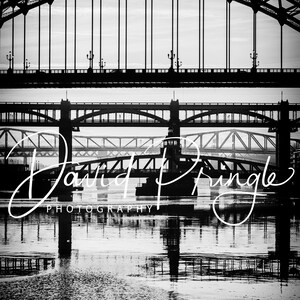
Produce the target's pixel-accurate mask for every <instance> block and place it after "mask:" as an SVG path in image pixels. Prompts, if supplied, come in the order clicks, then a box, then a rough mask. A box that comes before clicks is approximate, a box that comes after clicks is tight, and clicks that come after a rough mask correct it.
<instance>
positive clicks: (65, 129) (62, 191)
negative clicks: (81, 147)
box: [58, 100, 72, 201]
mask: <svg viewBox="0 0 300 300" xmlns="http://www.w3.org/2000/svg"><path fill="white" fill-rule="evenodd" d="M59 133H60V134H61V135H62V136H63V137H64V138H65V141H66V144H67V147H66V146H65V143H64V141H63V139H62V138H61V136H60V137H59V163H62V162H63V161H64V159H65V155H67V162H71V161H72V121H71V103H70V102H69V100H66V101H64V100H62V101H61V116H60V122H59ZM67 166H68V165H67ZM67 172H68V171H67V170H65V171H64V173H63V175H62V180H61V181H60V182H59V185H58V200H59V201H72V187H71V186H66V185H64V183H63V179H64V177H65V175H66V174H67Z"/></svg>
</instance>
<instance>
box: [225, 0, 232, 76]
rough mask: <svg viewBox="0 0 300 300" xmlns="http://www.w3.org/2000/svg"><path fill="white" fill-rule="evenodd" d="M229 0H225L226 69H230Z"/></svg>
mask: <svg viewBox="0 0 300 300" xmlns="http://www.w3.org/2000/svg"><path fill="white" fill-rule="evenodd" d="M230 4H231V2H230V0H227V1H226V70H230V47H231V45H230V30H231V28H230V27H231V25H230V19H231V16H230Z"/></svg>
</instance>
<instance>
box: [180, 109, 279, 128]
mask: <svg viewBox="0 0 300 300" xmlns="http://www.w3.org/2000/svg"><path fill="white" fill-rule="evenodd" d="M232 113H233V114H239V115H244V116H250V117H254V118H258V119H259V120H262V121H263V122H264V123H267V124H268V125H274V123H276V122H277V121H276V120H274V119H272V118H269V117H267V116H264V115H262V114H259V113H256V112H253V111H242V110H241V111H239V110H238V109H235V110H232V109H222V110H218V111H216V110H209V111H206V112H202V113H199V114H196V115H194V116H191V117H189V118H187V119H185V120H182V121H181V123H182V124H188V123H190V122H192V121H195V120H197V119H200V118H203V117H208V116H212V115H218V114H232Z"/></svg>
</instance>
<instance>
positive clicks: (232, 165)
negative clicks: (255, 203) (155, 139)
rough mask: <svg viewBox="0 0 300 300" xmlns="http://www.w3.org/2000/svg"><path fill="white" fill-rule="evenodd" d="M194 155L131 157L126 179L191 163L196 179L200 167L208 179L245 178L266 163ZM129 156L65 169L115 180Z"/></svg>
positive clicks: (186, 167) (81, 175) (125, 167)
mask: <svg viewBox="0 0 300 300" xmlns="http://www.w3.org/2000/svg"><path fill="white" fill-rule="evenodd" d="M196 158H197V157H196V156H195V155H184V154H182V155H180V156H179V157H176V161H175V162H174V161H173V159H174V157H168V156H166V157H163V155H162V154H143V155H135V156H134V158H133V160H132V165H131V171H130V177H132V178H134V177H137V178H140V177H149V176H152V175H155V176H157V175H158V174H159V172H160V171H161V170H162V171H163V172H168V173H170V164H171V163H176V164H177V166H178V170H177V171H176V172H175V173H176V174H178V176H179V175H180V174H183V173H184V172H187V171H188V170H189V169H190V168H191V167H192V166H193V165H194V164H195V167H194V169H193V170H191V171H190V172H189V174H190V175H193V176H194V177H197V175H198V173H199V171H200V168H201V167H202V168H203V172H204V173H205V174H206V175H208V176H210V177H211V178H215V177H219V176H220V175H223V176H224V177H227V178H228V177H229V175H230V173H239V176H240V178H247V177H249V175H250V174H253V173H262V172H263V170H264V168H265V166H266V163H259V162H255V161H250V160H244V159H243V160H241V159H235V158H226V157H213V156H207V155H201V157H200V159H199V161H197V160H196ZM130 160H131V156H120V157H113V158H100V159H96V160H90V161H84V162H78V163H76V164H73V165H70V166H67V167H66V169H67V170H72V171H73V172H75V173H77V175H78V178H84V177H86V176H88V177H89V178H101V177H102V176H104V177H105V178H116V176H118V175H120V174H124V173H126V172H128V170H129V163H130ZM277 171H278V168H277V167H276V166H275V165H272V164H270V165H269V168H268V170H267V173H270V172H277ZM53 172H54V174H55V177H56V173H57V169H53V170H52V171H51V170H50V171H49V172H48V171H47V173H53Z"/></svg>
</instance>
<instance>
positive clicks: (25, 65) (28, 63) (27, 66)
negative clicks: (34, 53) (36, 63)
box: [24, 58, 30, 72]
mask: <svg viewBox="0 0 300 300" xmlns="http://www.w3.org/2000/svg"><path fill="white" fill-rule="evenodd" d="M24 67H25V72H27V70H28V68H30V62H29V61H28V59H27V58H26V59H25V64H24Z"/></svg>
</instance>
